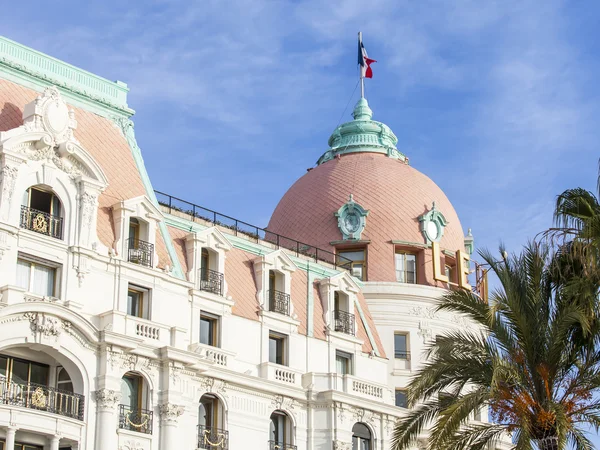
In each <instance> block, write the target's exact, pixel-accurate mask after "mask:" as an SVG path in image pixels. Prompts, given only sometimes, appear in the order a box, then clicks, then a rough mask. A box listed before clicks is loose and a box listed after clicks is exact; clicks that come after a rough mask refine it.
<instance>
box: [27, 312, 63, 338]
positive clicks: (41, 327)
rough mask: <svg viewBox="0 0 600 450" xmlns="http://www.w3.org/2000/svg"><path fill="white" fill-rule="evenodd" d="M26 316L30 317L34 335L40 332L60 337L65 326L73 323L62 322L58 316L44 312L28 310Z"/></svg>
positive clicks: (47, 335) (44, 334)
mask: <svg viewBox="0 0 600 450" xmlns="http://www.w3.org/2000/svg"><path fill="white" fill-rule="evenodd" d="M24 316H25V318H26V319H29V326H30V328H31V332H32V333H33V334H34V335H35V334H38V333H39V334H40V335H42V336H45V337H51V336H54V337H58V336H59V335H60V333H61V331H62V329H63V328H68V327H70V325H71V324H70V323H69V322H62V321H61V320H60V319H58V318H57V317H50V316H47V315H46V314H43V313H37V312H28V313H25V315H24Z"/></svg>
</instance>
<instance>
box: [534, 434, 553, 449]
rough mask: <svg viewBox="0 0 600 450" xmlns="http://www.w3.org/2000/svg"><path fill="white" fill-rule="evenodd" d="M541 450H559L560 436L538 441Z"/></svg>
mask: <svg viewBox="0 0 600 450" xmlns="http://www.w3.org/2000/svg"><path fill="white" fill-rule="evenodd" d="M538 446H539V447H540V450H558V436H548V437H545V438H544V439H539V440H538Z"/></svg>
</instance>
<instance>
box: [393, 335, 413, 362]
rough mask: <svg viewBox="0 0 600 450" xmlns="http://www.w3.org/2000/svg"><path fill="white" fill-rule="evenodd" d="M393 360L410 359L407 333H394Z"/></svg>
mask: <svg viewBox="0 0 600 450" xmlns="http://www.w3.org/2000/svg"><path fill="white" fill-rule="evenodd" d="M394 358H396V359H410V352H409V351H408V334H407V333H394Z"/></svg>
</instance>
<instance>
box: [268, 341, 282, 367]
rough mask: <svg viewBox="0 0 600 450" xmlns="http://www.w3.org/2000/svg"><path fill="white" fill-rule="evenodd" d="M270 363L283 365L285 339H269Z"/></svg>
mask: <svg viewBox="0 0 600 450" xmlns="http://www.w3.org/2000/svg"><path fill="white" fill-rule="evenodd" d="M269 362H272V363H275V364H283V339H281V338H277V337H269Z"/></svg>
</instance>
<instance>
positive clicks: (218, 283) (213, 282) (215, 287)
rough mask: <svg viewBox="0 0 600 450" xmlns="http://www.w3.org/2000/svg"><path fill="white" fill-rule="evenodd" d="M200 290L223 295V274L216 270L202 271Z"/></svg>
mask: <svg viewBox="0 0 600 450" xmlns="http://www.w3.org/2000/svg"><path fill="white" fill-rule="evenodd" d="M200 290H201V291H206V292H212V293H213V294H217V295H223V274H222V273H221V272H217V271H216V270H210V269H202V270H201V271H200Z"/></svg>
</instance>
